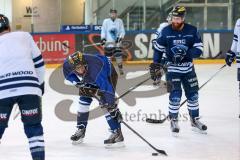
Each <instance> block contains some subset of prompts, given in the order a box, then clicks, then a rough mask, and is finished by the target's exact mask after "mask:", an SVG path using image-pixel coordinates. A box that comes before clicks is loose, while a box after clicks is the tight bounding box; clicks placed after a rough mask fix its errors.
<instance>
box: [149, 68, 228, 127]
mask: <svg viewBox="0 0 240 160" xmlns="http://www.w3.org/2000/svg"><path fill="white" fill-rule="evenodd" d="M226 66H227V65H226V64H224V65H223V66H222V67H221V68H219V69H218V71H217V72H215V73H214V74H213V75H212V76H211V77H210V78H209V79H208V80H207V81H206V82H205V83H203V84H202V85H201V86H200V88H199V90H200V89H201V88H203V87H204V86H205V85H206V84H207V83H208V82H209V81H211V80H212V79H213V78H214V77H215V76H216V75H217V74H218V73H219V72H220V71H222V69H223V68H224V67H226ZM186 102H187V99H185V100H184V101H183V102H182V103H181V104H180V107H182V106H183V105H184V104H185V103H186ZM180 107H179V108H180ZM168 117H169V115H168V116H166V117H165V118H163V119H160V120H158V119H151V118H147V119H146V122H147V123H163V122H165V121H166V120H167V119H168Z"/></svg>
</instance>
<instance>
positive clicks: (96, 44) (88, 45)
mask: <svg viewBox="0 0 240 160" xmlns="http://www.w3.org/2000/svg"><path fill="white" fill-rule="evenodd" d="M100 45H102V43H93V44H86V45H84V46H83V48H87V47H92V46H100Z"/></svg>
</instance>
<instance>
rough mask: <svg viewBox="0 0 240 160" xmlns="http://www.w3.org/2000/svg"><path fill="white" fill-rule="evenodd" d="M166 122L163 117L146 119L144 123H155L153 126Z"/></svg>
mask: <svg viewBox="0 0 240 160" xmlns="http://www.w3.org/2000/svg"><path fill="white" fill-rule="evenodd" d="M166 120H167V117H165V118H163V119H152V118H147V119H146V122H147V123H155V124H158V123H164V122H165V121H166Z"/></svg>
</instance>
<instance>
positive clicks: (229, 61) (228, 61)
mask: <svg viewBox="0 0 240 160" xmlns="http://www.w3.org/2000/svg"><path fill="white" fill-rule="evenodd" d="M235 57H236V54H235V53H234V52H232V51H231V50H229V51H228V52H227V53H226V57H225V61H226V64H227V65H228V66H231V65H232V63H233V62H234V60H235Z"/></svg>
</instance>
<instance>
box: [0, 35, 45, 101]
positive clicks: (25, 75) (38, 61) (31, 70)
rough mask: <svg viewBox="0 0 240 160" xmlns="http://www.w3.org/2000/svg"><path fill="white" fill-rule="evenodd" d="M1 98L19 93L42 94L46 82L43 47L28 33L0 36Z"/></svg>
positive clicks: (18, 94)
mask: <svg viewBox="0 0 240 160" xmlns="http://www.w3.org/2000/svg"><path fill="white" fill-rule="evenodd" d="M0 51H1V52H0V99H3V98H8V97H14V96H20V95H27V94H32V95H38V96H41V95H42V93H41V89H40V84H41V83H43V82H44V70H45V69H44V61H43V58H42V55H41V52H40V50H39V49H38V47H37V45H36V44H35V42H34V41H33V38H32V36H31V35H30V34H29V33H27V32H8V33H4V34H2V35H0Z"/></svg>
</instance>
